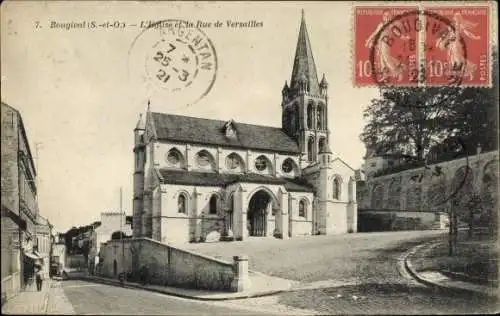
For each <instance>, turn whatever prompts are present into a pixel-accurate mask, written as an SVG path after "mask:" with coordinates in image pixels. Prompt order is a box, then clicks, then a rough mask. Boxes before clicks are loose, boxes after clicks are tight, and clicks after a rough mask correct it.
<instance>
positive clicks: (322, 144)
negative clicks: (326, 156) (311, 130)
mask: <svg viewBox="0 0 500 316" xmlns="http://www.w3.org/2000/svg"><path fill="white" fill-rule="evenodd" d="M325 145H326V138H324V137H322V138H320V139H319V151H320V152H321V151H322V150H324V149H325Z"/></svg>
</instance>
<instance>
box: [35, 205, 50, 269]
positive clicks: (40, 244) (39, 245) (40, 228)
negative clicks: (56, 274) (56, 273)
mask: <svg viewBox="0 0 500 316" xmlns="http://www.w3.org/2000/svg"><path fill="white" fill-rule="evenodd" d="M52 228H53V226H52V224H50V222H49V221H48V220H47V219H46V218H45V217H43V216H41V215H40V214H38V215H37V222H36V240H35V249H36V251H37V252H38V255H39V256H40V260H39V263H40V265H41V267H42V271H43V273H44V275H45V277H48V276H49V271H50V257H51V256H52V244H53V241H54V240H53V236H52Z"/></svg>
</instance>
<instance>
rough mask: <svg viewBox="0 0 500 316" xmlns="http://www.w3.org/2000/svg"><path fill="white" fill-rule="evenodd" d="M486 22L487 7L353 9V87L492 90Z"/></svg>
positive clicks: (487, 25)
mask: <svg viewBox="0 0 500 316" xmlns="http://www.w3.org/2000/svg"><path fill="white" fill-rule="evenodd" d="M488 16H489V11H488V7H466V8H460V7H455V8H454V7H451V8H449V7H448V8H444V7H422V8H420V7H417V6H414V7H410V6H408V7H355V8H354V45H353V47H354V53H353V63H354V64H353V79H354V85H355V86H380V85H397V86H439V85H474V86H487V85H489V83H490V65H489V55H490V52H489V21H488ZM476 29H477V31H475V30H476Z"/></svg>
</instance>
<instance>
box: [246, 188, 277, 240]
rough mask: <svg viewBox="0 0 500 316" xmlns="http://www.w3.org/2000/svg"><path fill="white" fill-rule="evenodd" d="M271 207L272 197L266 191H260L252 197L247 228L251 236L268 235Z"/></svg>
mask: <svg viewBox="0 0 500 316" xmlns="http://www.w3.org/2000/svg"><path fill="white" fill-rule="evenodd" d="M271 207H272V200H271V196H270V195H269V193H267V192H266V191H264V190H260V191H258V192H256V193H255V194H254V195H253V196H252V198H251V199H250V203H249V205H248V212H247V228H248V234H249V235H250V236H255V237H265V236H266V235H267V214H268V213H269V210H270V208H271Z"/></svg>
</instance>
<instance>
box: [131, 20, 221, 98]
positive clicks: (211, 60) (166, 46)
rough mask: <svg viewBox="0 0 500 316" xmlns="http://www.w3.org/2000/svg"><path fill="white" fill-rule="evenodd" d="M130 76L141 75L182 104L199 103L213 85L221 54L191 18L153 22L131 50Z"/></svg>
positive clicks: (151, 88) (143, 79) (146, 81)
mask: <svg viewBox="0 0 500 316" xmlns="http://www.w3.org/2000/svg"><path fill="white" fill-rule="evenodd" d="M128 66H129V77H131V76H139V77H140V78H141V79H142V80H141V82H142V83H143V84H145V85H146V86H147V89H148V90H155V92H156V93H159V94H161V95H163V96H165V97H166V99H168V101H169V103H171V104H174V103H175V104H176V105H178V106H188V105H192V104H195V103H196V102H198V101H199V100H201V99H202V98H203V97H204V96H206V95H207V94H208V93H209V92H210V90H211V89H212V87H213V85H214V83H215V79H216V76H217V54H216V50H215V47H214V45H213V43H212V41H211V40H210V38H208V36H207V35H206V34H205V33H204V32H203V31H202V30H201V29H199V28H196V27H193V25H192V24H191V23H190V22H188V21H183V20H175V19H168V20H162V21H158V22H155V23H151V24H150V25H149V26H148V27H147V28H145V29H144V30H143V31H142V32H141V33H140V34H139V35H138V36H137V37H136V38H135V39H134V41H133V43H132V45H131V48H130V50H129V61H128Z"/></svg>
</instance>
